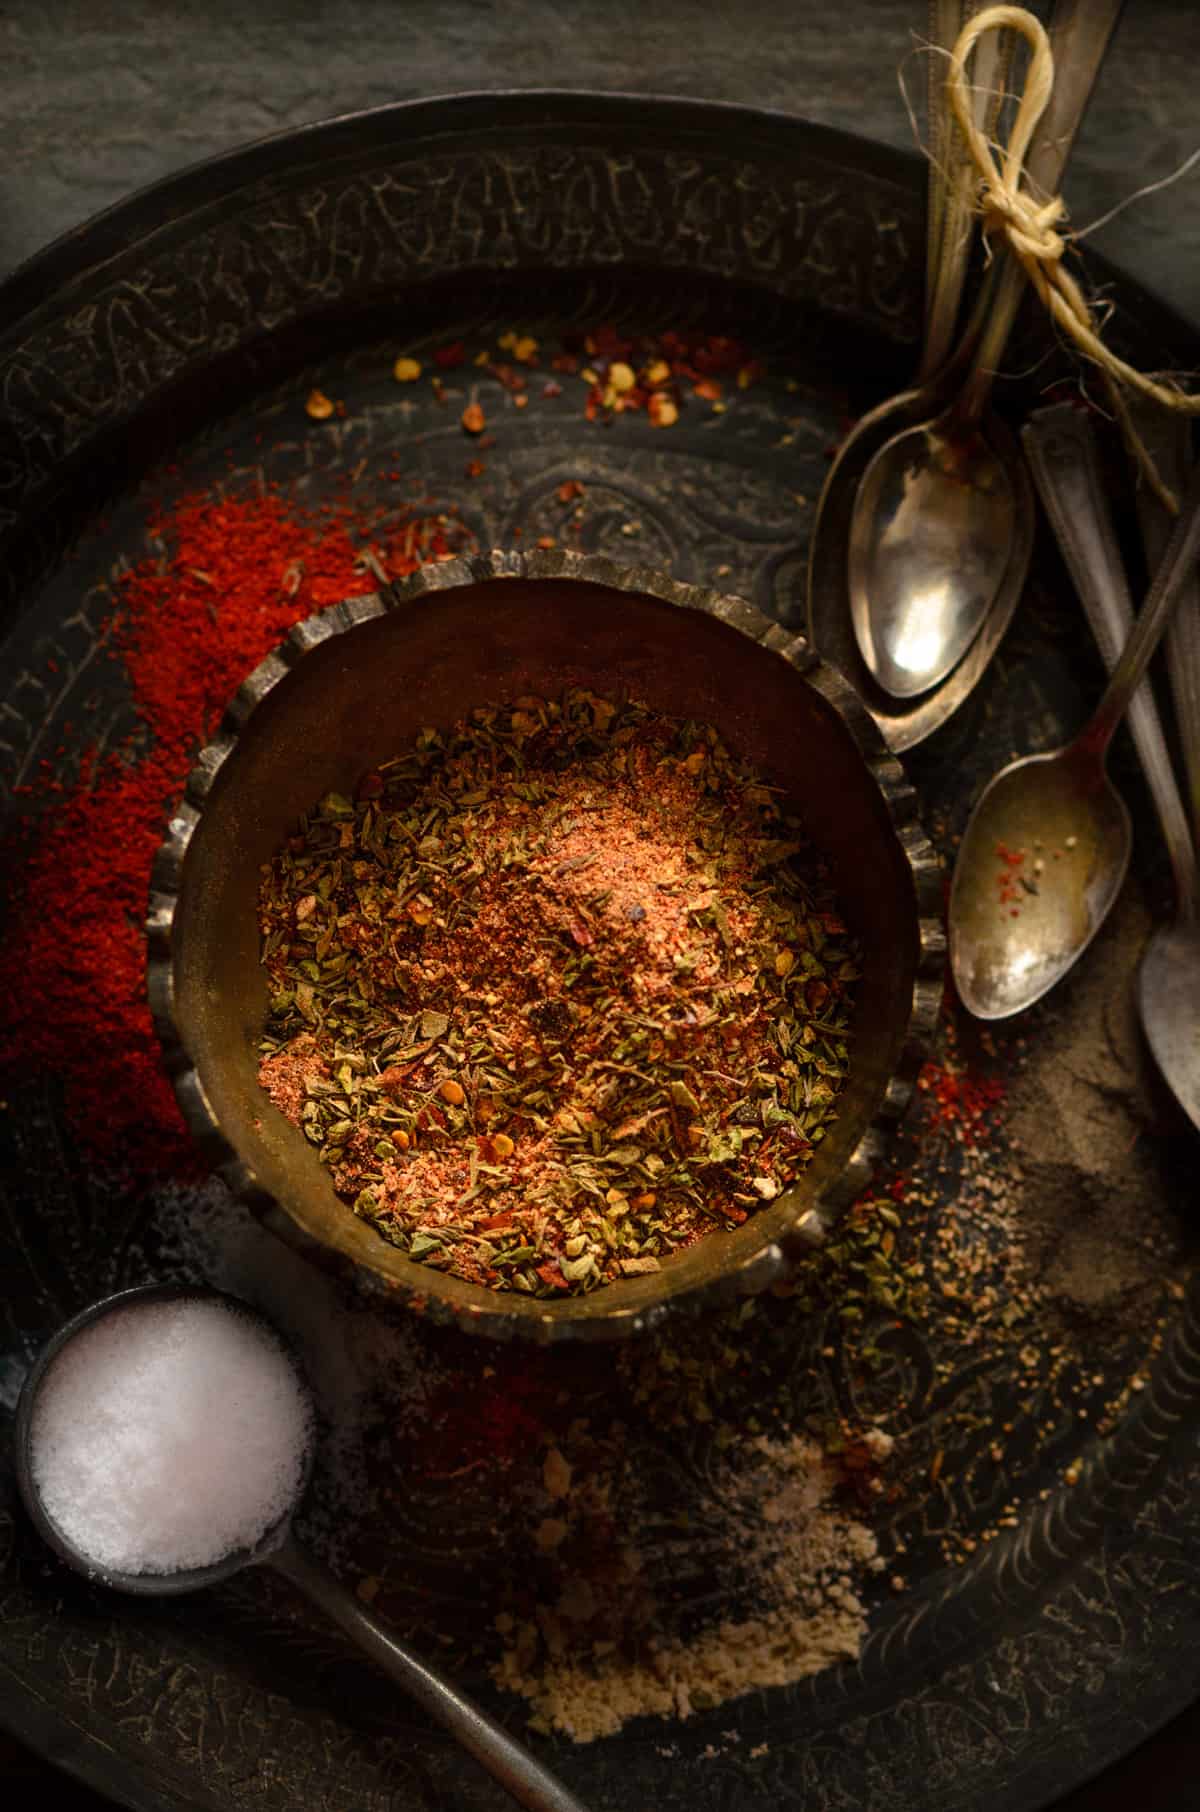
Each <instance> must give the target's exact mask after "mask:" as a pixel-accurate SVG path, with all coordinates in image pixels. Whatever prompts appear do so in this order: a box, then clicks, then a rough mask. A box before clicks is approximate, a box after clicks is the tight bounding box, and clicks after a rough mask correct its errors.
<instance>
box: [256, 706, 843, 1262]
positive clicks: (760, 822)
mask: <svg viewBox="0 0 1200 1812" xmlns="http://www.w3.org/2000/svg"><path fill="white" fill-rule="evenodd" d="M260 923H261V930H262V934H263V962H264V964H265V967H266V969H267V972H268V978H269V983H270V987H271V989H272V996H271V1001H270V1011H269V1017H268V1022H267V1027H266V1031H265V1034H264V1038H263V1040H262V1044H261V1050H262V1053H263V1056H262V1062H261V1066H260V1071H259V1077H260V1081H261V1082H262V1085H263V1087H264V1088H265V1089H266V1091H267V1092H268V1094H269V1095H270V1096H271V1098H272V1100H273V1101H274V1102H275V1104H276V1106H277V1107H278V1108H279V1109H280V1110H281V1112H283V1113H284V1114H285V1115H286V1116H287V1117H288V1118H289V1119H291V1120H292V1121H294V1122H295V1123H296V1124H298V1125H300V1126H301V1127H302V1128H303V1130H304V1132H305V1135H306V1137H307V1138H308V1139H309V1140H310V1141H311V1143H312V1144H313V1145H314V1146H316V1148H317V1150H318V1153H319V1155H320V1157H321V1159H322V1161H323V1162H324V1163H325V1164H326V1165H327V1167H328V1168H329V1170H330V1172H331V1174H332V1177H333V1181H334V1185H335V1187H336V1189H337V1191H338V1193H339V1195H340V1196H341V1197H342V1198H343V1200H345V1201H347V1202H349V1203H351V1204H352V1205H353V1207H354V1210H355V1212H356V1213H357V1214H359V1215H361V1216H363V1217H364V1218H366V1219H368V1220H370V1221H371V1222H372V1223H373V1224H374V1225H375V1226H376V1227H377V1228H378V1229H379V1231H380V1232H381V1233H382V1234H383V1235H384V1237H385V1238H387V1239H388V1240H390V1241H392V1242H393V1243H394V1244H396V1245H398V1246H399V1247H400V1248H401V1249H402V1250H404V1251H405V1252H407V1253H408V1254H409V1256H411V1257H412V1258H414V1259H418V1260H421V1261H422V1262H424V1263H425V1264H427V1265H431V1266H433V1267H435V1268H438V1269H442V1270H446V1271H450V1272H452V1273H454V1274H455V1275H456V1276H460V1277H463V1278H466V1279H468V1280H469V1281H472V1282H476V1283H481V1284H485V1285H487V1286H488V1287H490V1288H493V1289H499V1290H508V1289H512V1290H518V1291H523V1292H526V1293H532V1294H534V1295H539V1296H547V1295H551V1294H559V1293H563V1292H567V1291H576V1292H581V1291H586V1290H590V1289H594V1288H596V1287H598V1286H599V1285H600V1284H602V1283H605V1282H608V1281H610V1280H611V1279H613V1278H616V1277H621V1276H637V1275H640V1274H643V1273H645V1272H648V1271H653V1270H657V1268H658V1265H659V1261H660V1259H661V1258H662V1257H663V1256H665V1255H666V1254H667V1253H669V1252H671V1251H674V1250H677V1249H679V1248H680V1247H682V1246H686V1245H688V1244H691V1243H692V1242H693V1241H694V1240H695V1239H697V1238H699V1237H701V1236H702V1235H703V1234H705V1233H707V1232H710V1231H712V1230H714V1229H716V1228H720V1227H729V1226H736V1225H739V1224H740V1223H741V1222H743V1221H744V1220H745V1219H746V1218H747V1216H748V1215H750V1214H751V1213H753V1212H754V1210H755V1209H757V1208H759V1207H761V1206H762V1205H763V1204H764V1203H766V1202H770V1201H773V1200H774V1199H775V1197H776V1196H778V1195H779V1194H780V1192H781V1191H782V1190H784V1189H785V1188H787V1186H788V1185H789V1184H790V1183H791V1182H793V1181H794V1180H795V1178H796V1177H797V1176H798V1175H799V1173H800V1172H801V1170H802V1169H803V1168H804V1167H805V1165H806V1164H807V1163H808V1161H809V1159H810V1158H811V1155H812V1152H813V1150H814V1148H815V1146H816V1145H817V1144H818V1143H819V1142H820V1141H821V1139H822V1138H823V1137H824V1135H825V1130H826V1127H827V1125H828V1123H829V1121H830V1120H831V1119H832V1117H833V1116H834V1114H835V1113H836V1100H837V1095H838V1091H839V1089H840V1086H841V1084H842V1081H843V1079H844V1077H845V1074H846V1070H847V1066H848V1063H849V1061H850V1047H849V1043H848V1039H849V1036H850V1029H849V1021H850V1014H851V1005H852V988H853V983H854V981H855V980H856V979H857V976H858V965H857V959H856V956H855V953H854V951H853V949H852V947H851V944H850V941H849V939H848V937H847V933H846V928H845V926H844V924H843V922H842V919H841V915H840V909H839V906H838V903H837V900H836V899H835V897H834V895H833V892H832V889H831V886H830V882H829V877H828V874H827V872H826V870H825V868H824V865H823V864H822V863H821V861H820V860H819V859H818V858H817V857H816V855H815V854H814V852H813V851H812V850H811V848H810V847H809V846H808V844H807V842H806V839H805V837H804V834H803V831H802V828H801V825H800V822H799V820H798V819H797V818H796V816H795V815H794V813H793V812H792V811H791V810H790V809H789V808H788V807H787V805H786V803H785V802H784V801H783V800H781V798H780V797H779V794H778V791H777V790H776V789H773V788H771V787H768V786H766V785H765V784H764V783H763V782H762V781H761V780H760V779H759V777H758V776H757V775H756V774H754V773H753V772H752V771H751V770H750V769H749V768H747V767H746V766H745V765H744V764H741V763H738V762H736V761H734V760H733V759H732V757H731V756H730V755H729V754H728V752H727V751H726V750H725V748H724V747H723V745H722V743H721V741H720V739H719V738H718V736H717V735H716V733H715V731H713V730H712V729H711V728H706V727H704V726H701V725H697V724H694V723H676V722H673V721H670V720H667V719H664V718H662V717H659V716H656V715H654V714H652V713H651V712H650V711H649V710H647V709H646V708H645V707H644V706H641V705H636V704H632V703H628V702H626V703H621V704H614V703H613V702H611V701H609V700H606V699H602V698H598V697H596V696H594V695H593V694H591V693H589V692H586V691H582V690H575V691H571V692H568V693H567V694H566V695H565V696H564V697H563V699H562V700H561V701H560V700H550V701H547V700H543V699H538V698H522V699H520V700H518V701H517V703H516V704H515V705H511V706H504V707H487V708H480V709H478V710H476V711H475V712H473V713H472V715H471V717H470V719H469V720H468V721H466V722H465V723H462V724H460V725H457V726H456V727H455V728H454V730H452V731H451V732H449V733H448V734H445V735H443V734H440V733H438V732H435V731H432V730H429V731H424V732H422V734H421V736H420V737H419V738H418V740H417V743H416V746H415V747H414V748H413V749H412V750H411V751H410V752H409V753H407V754H405V755H402V756H399V757H397V758H396V759H395V760H393V761H390V762H388V763H387V764H386V765H385V766H383V767H382V768H381V769H380V770H379V771H378V772H375V773H371V774H368V775H367V776H365V778H364V779H363V781H362V782H361V784H360V785H359V787H358V790H357V798H356V799H355V800H353V801H352V800H350V799H347V798H345V797H343V796H342V795H339V794H336V793H333V794H329V795H327V797H326V798H325V799H323V800H322V801H321V802H320V804H319V805H318V806H317V808H316V809H315V810H314V811H313V812H312V813H310V814H309V815H308V816H307V818H306V819H305V820H304V821H303V822H302V824H301V826H300V829H299V831H298V833H297V834H296V835H295V836H294V837H292V838H291V839H290V840H289V842H288V844H287V845H286V847H285V848H284V849H283V850H281V851H280V852H279V854H278V855H277V856H276V857H275V859H274V861H273V862H272V863H271V864H270V865H269V867H268V868H267V870H266V871H265V873H264V876H263V880H262V885H261V890H260Z"/></svg>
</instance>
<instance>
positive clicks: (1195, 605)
mask: <svg viewBox="0 0 1200 1812" xmlns="http://www.w3.org/2000/svg"><path fill="white" fill-rule="evenodd" d="M1138 413H1139V415H1140V414H1141V412H1138ZM1138 427H1139V432H1140V433H1141V435H1142V439H1143V441H1145V442H1146V443H1147V445H1148V446H1149V447H1150V451H1151V453H1152V455H1153V457H1154V461H1155V464H1156V465H1157V466H1158V469H1159V472H1160V473H1161V474H1162V476H1163V478H1164V479H1165V481H1166V483H1167V484H1168V485H1170V486H1171V487H1172V488H1173V489H1175V490H1179V489H1180V488H1181V486H1182V485H1183V484H1184V483H1186V479H1187V473H1188V470H1189V469H1190V465H1191V461H1190V459H1189V458H1187V457H1185V454H1186V450H1187V447H1188V444H1189V442H1190V437H1191V427H1190V424H1189V423H1188V422H1186V421H1182V420H1180V418H1178V417H1169V416H1167V414H1166V413H1165V411H1163V410H1162V409H1159V408H1158V407H1157V405H1155V406H1154V408H1153V411H1150V410H1146V411H1145V412H1144V417H1143V418H1142V419H1139V422H1138ZM1021 438H1022V441H1023V442H1024V445H1025V451H1026V454H1027V456H1028V458H1029V463H1030V466H1031V468H1032V470H1033V474H1034V479H1035V481H1036V483H1037V488H1038V492H1039V494H1040V496H1041V499H1042V503H1043V504H1044V506H1045V509H1046V514H1047V516H1048V517H1049V519H1050V524H1051V527H1052V528H1053V530H1054V533H1055V536H1056V538H1057V541H1058V545H1059V547H1060V549H1061V551H1062V554H1063V558H1064V560H1065V561H1066V564H1067V567H1068V569H1069V571H1070V574H1071V577H1072V579H1073V580H1074V582H1075V589H1076V591H1077V592H1078V593H1079V598H1080V602H1081V603H1082V605H1083V609H1084V614H1085V615H1086V617H1087V619H1088V622H1089V624H1090V625H1091V629H1092V633H1093V635H1094V636H1095V638H1096V643H1097V646H1098V647H1099V649H1100V653H1101V655H1102V656H1103V659H1104V663H1105V665H1106V666H1107V667H1108V669H1109V671H1110V672H1111V671H1112V670H1113V669H1114V668H1115V667H1116V664H1117V661H1118V659H1119V658H1120V653H1121V648H1122V646H1123V644H1124V642H1125V640H1126V638H1127V637H1128V634H1129V631H1130V629H1131V628H1132V626H1133V606H1132V604H1131V602H1130V599H1129V589H1128V587H1127V585H1126V583H1125V574H1124V571H1123V568H1122V564H1121V556H1120V552H1119V550H1118V548H1117V543H1116V537H1115V535H1114V533H1113V527H1112V521H1111V519H1110V517H1109V514H1108V507H1107V503H1106V501H1105V497H1104V486H1103V483H1102V480H1101V476H1100V464H1099V452H1098V448H1097V444H1096V435H1095V430H1094V429H1093V427H1092V423H1091V419H1090V417H1089V416H1088V415H1087V414H1086V413H1085V412H1084V411H1082V410H1080V409H1078V408H1075V407H1074V406H1073V405H1072V404H1070V403H1060V404H1057V405H1055V406H1054V407H1053V408H1049V409H1039V410H1037V411H1036V412H1035V413H1034V414H1033V415H1032V416H1031V417H1030V419H1029V422H1028V423H1027V424H1026V426H1025V428H1024V430H1023V432H1022V436H1021ZM1139 509H1140V511H1141V513H1142V516H1143V521H1142V535H1143V540H1144V542H1145V544H1146V551H1147V557H1148V559H1149V560H1150V563H1151V565H1155V564H1157V562H1158V560H1159V559H1161V557H1162V555H1163V553H1164V551H1165V548H1166V543H1167V539H1168V537H1169V535H1170V532H1171V522H1172V519H1171V518H1170V517H1169V516H1168V515H1167V514H1166V511H1165V510H1164V509H1163V508H1162V507H1161V505H1160V504H1159V503H1158V502H1157V501H1156V499H1155V498H1154V497H1153V496H1152V494H1151V493H1150V491H1149V490H1148V489H1146V488H1145V487H1143V490H1142V492H1141V493H1140V496H1139ZM1186 589H1187V590H1190V591H1191V592H1192V593H1193V595H1192V596H1191V597H1188V596H1187V595H1186V592H1185V595H1184V596H1183V597H1182V598H1181V599H1180V602H1179V605H1178V607H1177V609H1176V611H1175V614H1174V616H1173V617H1172V618H1171V622H1170V626H1169V629H1168V631H1167V638H1168V639H1167V647H1168V655H1169V666H1170V671H1171V676H1172V679H1173V680H1174V681H1175V694H1176V711H1177V716H1178V719H1179V723H1180V729H1181V733H1182V734H1183V737H1184V745H1185V755H1189V756H1190V762H1189V766H1190V773H1191V787H1192V793H1193V812H1194V815H1195V816H1196V821H1197V829H1198V831H1200V813H1197V812H1196V810H1195V808H1196V807H1197V806H1200V595H1196V581H1195V578H1194V577H1193V578H1191V579H1189V580H1188V581H1187V584H1186ZM1129 728H1130V731H1131V733H1132V735H1133V739H1134V742H1135V744H1136V745H1137V751H1138V754H1139V756H1140V757H1141V763H1142V770H1143V772H1144V774H1145V776H1146V782H1147V785H1148V787H1149V789H1150V797H1151V799H1152V800H1153V802H1154V807H1155V810H1156V812H1157V813H1158V821H1159V824H1160V826H1161V828H1162V833H1163V841H1164V843H1165V844H1166V849H1167V857H1168V859H1169V861H1170V864H1171V873H1172V876H1173V877H1174V882H1175V901H1176V914H1175V917H1174V919H1173V920H1171V921H1170V922H1169V923H1167V924H1164V925H1159V926H1158V927H1157V928H1156V929H1155V931H1154V932H1153V933H1152V935H1151V938H1150V942H1149V943H1148V945H1147V946H1146V950H1145V952H1144V953H1143V956H1142V960H1141V964H1140V966H1139V969H1138V983H1137V987H1138V1006H1139V1012H1140V1015H1141V1021H1142V1029H1143V1031H1144V1032H1145V1035H1146V1041H1147V1043H1148V1044H1149V1046H1150V1048H1151V1050H1152V1051H1153V1052H1154V1056H1155V1059H1156V1061H1157V1062H1158V1066H1159V1068H1160V1070H1161V1071H1162V1073H1163V1075H1164V1077H1165V1078H1166V1080H1167V1082H1168V1084H1169V1086H1170V1087H1171V1089H1172V1090H1173V1092H1174V1093H1175V1095H1176V1097H1177V1098H1178V1100H1179V1101H1180V1103H1181V1104H1182V1106H1183V1107H1184V1109H1185V1111H1186V1112H1187V1113H1188V1114H1189V1115H1190V1116H1191V1119H1192V1120H1193V1122H1194V1123H1195V1124H1196V1125H1197V1126H1200V1043H1198V1042H1197V1036H1196V1034H1197V1029H1198V1028H1200V910H1198V887H1200V875H1198V871H1197V864H1196V853H1195V849H1194V848H1193V844H1192V837H1191V833H1190V831H1189V829H1188V822H1187V818H1186V816H1185V814H1184V809H1183V805H1182V803H1181V801H1180V798H1179V789H1178V787H1177V786H1176V784H1175V776H1174V773H1173V772H1172V770H1171V761H1170V757H1169V755H1168V753H1167V745H1166V743H1165V741H1164V740H1163V733H1162V726H1161V724H1160V722H1159V717H1158V710H1157V707H1156V705H1155V703H1154V695H1153V693H1152V691H1151V688H1150V684H1149V681H1148V680H1143V681H1142V683H1141V685H1140V686H1139V688H1138V690H1137V691H1136V692H1135V693H1134V695H1133V698H1132V699H1131V701H1130V705H1129Z"/></svg>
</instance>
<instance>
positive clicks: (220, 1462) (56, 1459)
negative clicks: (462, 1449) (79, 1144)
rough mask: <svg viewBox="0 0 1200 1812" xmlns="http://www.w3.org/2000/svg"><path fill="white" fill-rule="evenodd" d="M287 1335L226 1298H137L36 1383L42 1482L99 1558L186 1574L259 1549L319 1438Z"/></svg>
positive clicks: (54, 1512)
mask: <svg viewBox="0 0 1200 1812" xmlns="http://www.w3.org/2000/svg"><path fill="white" fill-rule="evenodd" d="M312 1433H313V1430H312V1413H311V1409H310V1406H309V1401H308V1396H307V1393H306V1391H305V1389H304V1386H303V1384H302V1382H301V1380H300V1378H299V1376H298V1374H297V1372H296V1369H295V1367H294V1365H293V1364H292V1362H291V1360H290V1358H289V1357H288V1355H287V1353H286V1351H285V1350H284V1347H283V1345H282V1343H281V1342H279V1341H278V1340H276V1339H275V1338H274V1336H273V1335H272V1334H271V1333H269V1332H268V1331H267V1330H266V1329H264V1328H263V1327H261V1326H260V1325H259V1324H258V1323H257V1322H255V1321H253V1320H252V1319H251V1318H250V1317H249V1316H246V1315H242V1314H239V1313H238V1311H237V1310H236V1309H233V1308H230V1307H227V1306H226V1305H225V1304H223V1303H220V1302H211V1301H204V1300H197V1299H193V1300H190V1301H189V1300H187V1299H183V1300H180V1301H178V1302H147V1303H135V1304H132V1305H131V1306H130V1307H129V1308H126V1309H117V1310H114V1311H113V1312H112V1313H111V1314H110V1315H107V1316H105V1317H103V1318H102V1319H101V1320H99V1321H97V1322H95V1323H93V1325H92V1326H91V1327H89V1328H85V1329H84V1331H83V1332H82V1333H81V1334H77V1335H76V1336H75V1338H74V1339H73V1340H72V1341H70V1343H69V1344H68V1345H67V1346H66V1347H64V1349H63V1351H62V1353H61V1354H60V1355H59V1357H58V1358H57V1359H56V1360H55V1361H54V1362H53V1364H52V1365H51V1366H50V1369H49V1370H48V1372H47V1373H46V1376H45V1378H44V1379H43V1380H42V1383H41V1384H40V1386H39V1388H38V1393H37V1397H36V1399H35V1401H34V1407H33V1419H32V1425H31V1460H32V1470H33V1478H34V1483H35V1484H36V1486H37V1489H38V1492H39V1494H40V1496H41V1499H42V1503H43V1505H44V1506H45V1509H46V1512H47V1514H48V1515H49V1517H50V1519H51V1521H52V1522H53V1523H54V1524H55V1525H56V1526H57V1528H58V1529H59V1530H60V1531H61V1533H62V1535H63V1536H64V1537H65V1539H66V1540H67V1541H68V1542H69V1543H70V1544H71V1545H72V1546H73V1547H74V1548H76V1549H77V1550H78V1551H79V1552H80V1553H81V1554H83V1555H85V1556H86V1557H87V1559H88V1560H89V1561H90V1562H91V1563H92V1564H93V1565H94V1566H96V1567H97V1568H99V1569H102V1570H109V1571H114V1572H123V1573H175V1572H178V1571H180V1570H181V1569H183V1568H185V1567H203V1566H210V1565H212V1564H213V1563H214V1562H215V1561H218V1560H222V1559H224V1558H225V1556H226V1555H228V1554H231V1553H233V1552H235V1551H236V1550H237V1549H240V1548H248V1547H252V1546H253V1545H254V1543H255V1542H257V1541H258V1540H259V1539H260V1537H262V1536H263V1535H265V1534H266V1532H267V1530H268V1529H270V1528H271V1527H272V1525H273V1524H275V1523H277V1522H278V1521H279V1520H280V1518H281V1517H282V1516H284V1515H285V1514H286V1512H287V1511H288V1510H289V1509H290V1508H291V1506H292V1504H293V1503H294V1501H295V1499H296V1497H297V1495H298V1493H299V1491H300V1488H301V1485H302V1483H303V1478H304V1468H305V1462H306V1459H307V1455H308V1450H309V1446H310V1444H311V1441H312Z"/></svg>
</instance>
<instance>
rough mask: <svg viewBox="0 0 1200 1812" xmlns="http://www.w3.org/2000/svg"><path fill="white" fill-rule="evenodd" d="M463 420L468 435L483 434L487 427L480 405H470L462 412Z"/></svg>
mask: <svg viewBox="0 0 1200 1812" xmlns="http://www.w3.org/2000/svg"><path fill="white" fill-rule="evenodd" d="M461 419H462V425H463V427H464V429H465V430H466V432H467V433H468V434H482V433H483V430H484V428H485V427H486V426H487V421H486V418H485V416H484V413H483V410H482V408H481V407H480V405H479V404H478V403H468V404H467V406H466V408H465V409H464V410H463V412H462V418H461Z"/></svg>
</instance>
